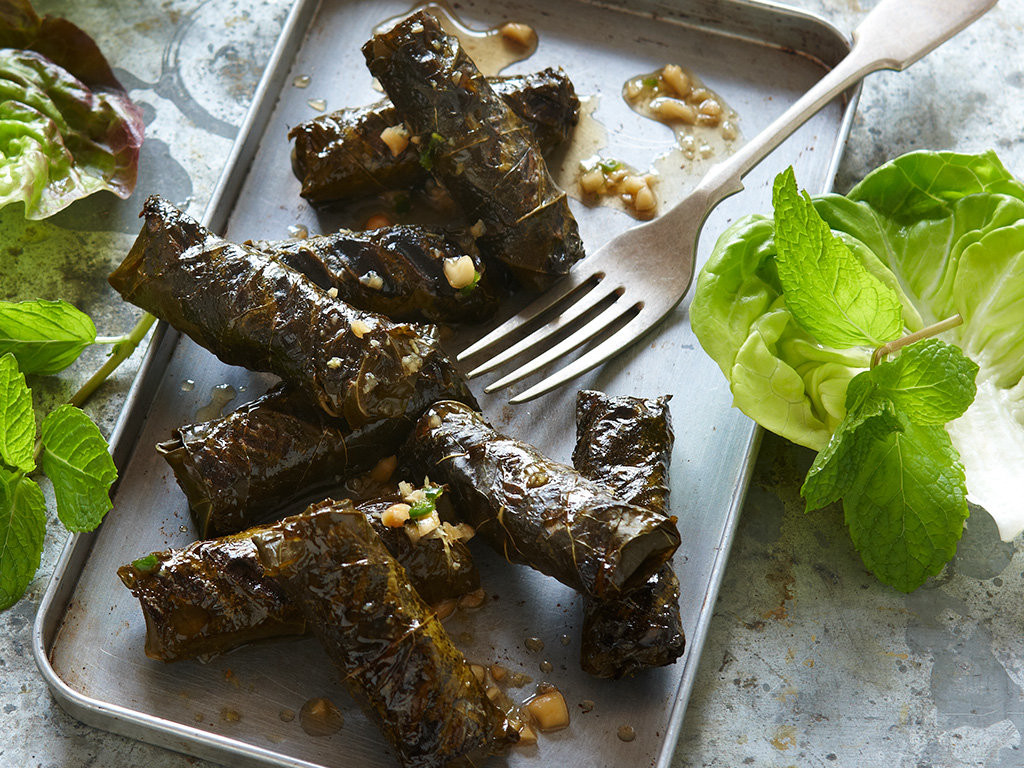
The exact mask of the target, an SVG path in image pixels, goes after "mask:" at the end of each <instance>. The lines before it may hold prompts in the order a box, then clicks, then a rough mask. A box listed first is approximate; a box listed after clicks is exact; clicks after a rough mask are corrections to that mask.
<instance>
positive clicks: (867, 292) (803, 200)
mask: <svg viewBox="0 0 1024 768" xmlns="http://www.w3.org/2000/svg"><path fill="white" fill-rule="evenodd" d="M772 204H773V205H774V207H775V248H776V251H777V253H776V257H775V258H776V265H777V270H778V276H779V283H780V284H781V285H782V290H783V295H784V297H785V299H786V307H787V308H788V309H789V311H790V312H791V313H792V315H793V317H794V318H795V319H796V321H797V322H798V323H799V324H800V325H801V326H802V327H803V328H804V329H805V330H806V331H807V332H808V333H810V334H811V335H812V336H814V337H815V338H816V339H817V340H818V341H819V342H821V343H822V344H826V345H828V346H831V347H835V348H837V349H846V348H848V347H855V346H860V345H871V346H878V345H880V344H882V343H884V342H886V341H889V340H891V339H894V338H896V337H897V336H899V334H900V333H901V331H902V330H903V308H902V306H901V305H900V302H899V298H898V297H897V296H896V293H895V292H894V291H893V290H892V289H891V288H890V287H889V286H887V285H885V284H884V283H882V282H881V281H880V280H879V279H878V278H876V277H875V276H874V275H872V274H871V273H869V272H868V271H867V269H865V267H864V265H863V264H861V262H860V261H859V260H858V259H857V257H856V256H854V254H853V252H852V251H850V249H849V248H847V247H846V245H845V244H844V243H843V242H842V240H840V239H839V238H838V237H836V236H834V235H833V234H832V231H831V230H830V229H829V227H828V224H826V223H825V222H824V220H822V218H821V216H819V215H818V212H817V211H816V210H815V209H814V205H813V204H812V203H811V199H810V197H808V196H807V193H806V192H805V193H803V194H801V193H800V192H799V191H798V190H797V187H796V179H795V177H794V175H793V169H792V167H790V168H788V169H787V170H785V171H783V172H782V173H780V174H779V175H778V176H777V177H776V178H775V185H774V188H773V189H772Z"/></svg>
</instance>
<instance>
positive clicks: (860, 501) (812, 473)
mask: <svg viewBox="0 0 1024 768" xmlns="http://www.w3.org/2000/svg"><path fill="white" fill-rule="evenodd" d="M772 197H773V203H774V206H775V224H774V227H775V229H774V233H775V242H776V248H777V258H776V267H777V273H778V279H779V283H780V285H781V286H782V291H783V296H784V298H785V301H786V306H787V308H788V309H789V311H790V312H791V313H792V315H793V317H794V318H795V319H796V321H797V322H798V323H799V324H800V326H801V327H802V328H803V329H804V330H805V331H807V332H808V333H809V334H810V335H811V336H812V337H813V338H814V339H815V340H816V341H818V342H819V343H820V344H822V345H824V346H828V347H833V348H849V347H856V346H877V347H881V350H890V349H898V348H902V349H901V351H898V356H897V357H895V358H894V359H892V360H891V361H889V362H884V363H880V364H878V365H874V366H873V367H871V368H869V369H868V370H865V371H863V372H862V373H859V374H857V375H856V376H855V377H853V379H851V380H850V383H849V384H848V385H847V389H846V401H845V406H846V415H845V417H844V418H843V421H842V422H841V423H840V424H839V426H838V427H837V428H836V430H835V431H834V432H833V434H832V436H831V438H830V440H829V442H828V445H826V446H825V448H824V449H823V450H822V451H821V452H820V453H818V455H817V457H816V458H815V460H814V463H813V464H812V465H811V468H810V470H809V471H808V473H807V477H806V479H805V480H804V483H803V486H802V488H801V494H802V495H803V497H804V499H805V501H806V503H807V511H808V512H810V511H812V510H815V509H820V508H821V507H824V506H826V505H827V504H831V503H833V502H836V501H839V500H841V501H842V504H843V515H844V519H845V522H846V525H847V527H848V528H849V531H850V537H851V538H852V540H853V544H854V546H855V547H856V548H857V551H858V552H859V553H860V555H861V558H862V559H863V561H864V564H865V565H866V566H867V567H868V568H869V569H870V570H871V572H872V573H874V574H875V575H876V576H877V577H878V578H879V579H880V580H881V581H883V582H885V583H886V584H890V585H892V586H894V587H896V588H897V589H900V590H903V591H906V592H910V591H912V590H914V589H916V588H917V587H919V586H920V585H921V584H923V583H924V581H925V579H927V578H928V577H929V576H934V575H935V574H937V573H938V572H939V571H940V570H941V569H942V567H943V566H944V565H945V564H946V563H947V562H948V561H949V560H950V558H952V557H953V555H954V554H955V552H956V544H957V542H958V541H959V540H960V536H961V535H962V533H963V524H964V521H965V520H966V519H967V515H968V509H967V488H966V482H965V478H964V469H963V465H962V464H961V462H960V456H959V455H958V454H957V452H956V449H955V448H954V447H953V444H952V442H951V440H950V438H949V435H948V434H947V432H946V430H945V425H946V424H947V423H948V422H950V421H952V420H954V419H957V418H959V417H960V416H962V415H963V414H964V412H965V411H966V410H967V408H968V407H969V406H970V404H971V403H972V402H973V401H974V397H975V393H976V386H975V378H976V376H977V373H978V366H977V365H976V364H975V363H974V362H973V361H971V360H969V359H968V358H967V357H966V356H965V355H964V353H963V352H962V351H961V350H960V349H959V348H958V347H956V346H953V345H952V344H947V343H945V342H943V341H941V340H939V339H936V338H925V339H924V340H921V341H915V339H917V338H919V337H921V336H924V335H925V334H926V333H935V332H939V331H942V330H946V329H948V328H949V327H951V326H952V325H953V323H951V322H949V321H945V322H944V323H940V324H938V325H937V326H935V327H933V328H929V329H922V330H921V331H918V332H917V333H916V334H912V335H910V336H908V337H901V334H902V331H903V314H902V308H901V305H900V302H899V298H898V297H897V295H896V293H895V292H894V291H893V290H892V289H891V288H890V287H889V286H887V285H885V284H884V283H882V282H881V281H879V280H878V279H877V278H875V277H874V276H873V275H871V274H870V273H869V272H868V271H867V269H866V268H865V267H864V266H863V265H862V264H861V262H860V261H859V260H858V259H857V258H856V256H855V255H854V254H853V252H852V251H850V249H849V248H847V246H846V245H845V244H844V243H843V242H842V241H841V240H840V239H839V238H837V237H836V236H835V235H833V234H832V232H831V230H830V229H829V227H828V224H826V223H825V221H824V220H823V219H822V218H821V216H819V215H818V213H817V211H816V210H815V208H814V205H813V204H812V202H811V200H810V198H809V197H808V196H807V194H806V193H803V194H801V193H800V192H799V191H798V190H797V187H796V181H795V179H794V176H793V170H792V168H790V169H788V170H787V171H785V172H783V173H781V174H779V176H778V177H777V178H776V179H775V185H774V189H773V195H772ZM897 337H901V338H899V340H898V341H893V340H894V339H896V338H897ZM885 342H891V343H888V344H885ZM881 350H879V351H881ZM877 357H878V356H877V355H876V356H875V358H874V359H877ZM874 359H873V360H872V362H874Z"/></svg>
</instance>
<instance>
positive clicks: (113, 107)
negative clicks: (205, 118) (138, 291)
mask: <svg viewBox="0 0 1024 768" xmlns="http://www.w3.org/2000/svg"><path fill="white" fill-rule="evenodd" d="M142 136H143V123H142V114H141V112H140V110H139V109H138V108H137V107H136V106H135V105H134V104H133V103H132V102H131V100H130V99H129V98H128V96H127V94H126V93H125V91H124V90H123V89H122V88H121V86H120V84H119V83H118V82H117V80H116V79H115V78H114V76H113V73H112V72H111V70H110V66H109V65H108V64H107V62H106V60H105V59H104V58H103V56H102V54H101V53H100V52H99V49H98V48H97V47H96V44H95V43H94V42H93V41H92V40H91V38H89V37H88V35H86V34H85V33H84V32H82V30H80V29H78V27H76V26H74V25H73V24H71V23H70V22H67V21H66V20H63V19H53V18H51V17H44V18H42V19H40V18H39V17H38V16H37V15H36V14H35V12H34V11H33V10H32V8H31V6H30V5H29V4H28V3H27V2H25V1H24V0H0V208H2V207H3V206H6V205H10V204H12V203H16V202H22V203H24V206H25V215H26V217H27V218H29V219H41V218H45V217H47V216H51V215H53V214H54V213H56V212H57V211H59V210H61V209H62V208H65V207H66V206H68V205H70V204H71V203H72V202H74V201H75V200H77V199H79V198H81V197H85V196H87V195H90V194H92V193H93V192H97V191H100V190H109V191H111V192H113V193H114V194H116V195H118V196H119V197H122V198H127V197H128V196H129V195H130V194H131V192H132V190H133V189H134V187H135V180H136V176H137V172H138V159H139V147H140V146H141V144H142Z"/></svg>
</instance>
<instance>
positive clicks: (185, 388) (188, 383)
mask: <svg viewBox="0 0 1024 768" xmlns="http://www.w3.org/2000/svg"><path fill="white" fill-rule="evenodd" d="M195 388H196V383H195V381H194V380H193V379H185V380H184V381H183V382H181V391H182V392H191V391H192V390H193V389H195Z"/></svg>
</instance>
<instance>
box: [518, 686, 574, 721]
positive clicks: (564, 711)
mask: <svg viewBox="0 0 1024 768" xmlns="http://www.w3.org/2000/svg"><path fill="white" fill-rule="evenodd" d="M526 711H527V712H528V713H529V715H530V718H531V719H532V720H533V723H534V725H536V726H537V729H538V730H540V731H558V730H561V729H562V728H566V727H567V726H568V725H569V708H568V707H567V706H566V705H565V698H564V697H563V696H562V693H561V691H559V690H558V689H554V690H550V691H547V692H545V693H540V694H537V695H536V696H534V697H533V698H532V699H530V700H529V701H528V702H526Z"/></svg>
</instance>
